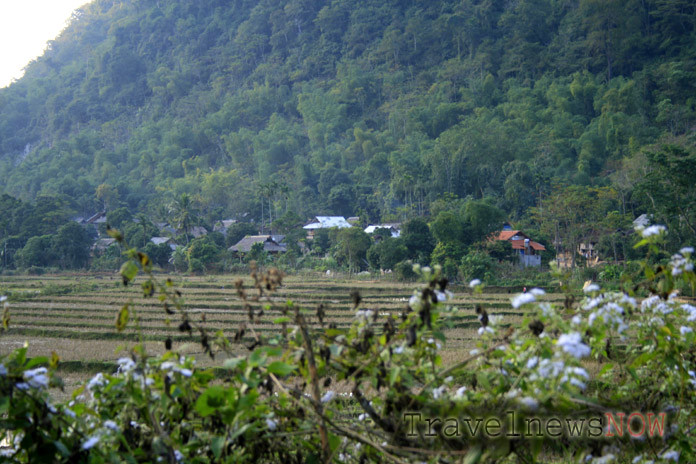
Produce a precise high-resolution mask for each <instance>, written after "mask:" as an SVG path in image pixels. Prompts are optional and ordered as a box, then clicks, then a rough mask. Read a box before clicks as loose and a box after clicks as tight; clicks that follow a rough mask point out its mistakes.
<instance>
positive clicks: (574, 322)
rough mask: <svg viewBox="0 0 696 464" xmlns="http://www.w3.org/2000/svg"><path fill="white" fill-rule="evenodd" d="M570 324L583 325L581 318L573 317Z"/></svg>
mask: <svg viewBox="0 0 696 464" xmlns="http://www.w3.org/2000/svg"><path fill="white" fill-rule="evenodd" d="M570 322H572V323H573V325H580V324H581V323H582V318H581V317H580V316H577V315H576V316H573V318H572V319H571V320H570Z"/></svg>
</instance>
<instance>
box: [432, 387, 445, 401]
mask: <svg viewBox="0 0 696 464" xmlns="http://www.w3.org/2000/svg"><path fill="white" fill-rule="evenodd" d="M446 391H447V387H446V386H444V385H442V386H440V387H438V388H433V399H439V398H440V397H441V396H442V395H444V394H445V392H446Z"/></svg>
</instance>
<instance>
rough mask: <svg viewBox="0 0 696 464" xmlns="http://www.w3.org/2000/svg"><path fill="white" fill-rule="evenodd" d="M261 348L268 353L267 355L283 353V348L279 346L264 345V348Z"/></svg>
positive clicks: (273, 355) (272, 355)
mask: <svg viewBox="0 0 696 464" xmlns="http://www.w3.org/2000/svg"><path fill="white" fill-rule="evenodd" d="M259 350H260V351H261V352H263V353H266V356H268V357H271V358H273V357H275V356H280V355H281V354H283V349H282V348H280V347H277V346H264V347H262V348H259Z"/></svg>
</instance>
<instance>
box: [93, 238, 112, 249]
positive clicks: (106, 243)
mask: <svg viewBox="0 0 696 464" xmlns="http://www.w3.org/2000/svg"><path fill="white" fill-rule="evenodd" d="M114 243H116V239H115V238H100V239H98V240H97V241H95V242H94V244H93V245H92V249H93V250H106V249H107V248H109V247H110V246H111V245H113V244H114Z"/></svg>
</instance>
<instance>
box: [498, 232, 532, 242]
mask: <svg viewBox="0 0 696 464" xmlns="http://www.w3.org/2000/svg"><path fill="white" fill-rule="evenodd" d="M516 236H518V237H523V238H529V237H527V235H526V234H525V233H524V232H522V231H520V230H501V231H500V232H498V235H496V236H495V237H493V240H516V239H515V238H514V237H516Z"/></svg>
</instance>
